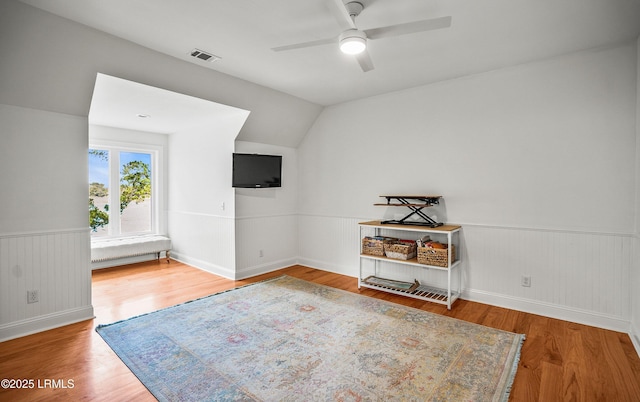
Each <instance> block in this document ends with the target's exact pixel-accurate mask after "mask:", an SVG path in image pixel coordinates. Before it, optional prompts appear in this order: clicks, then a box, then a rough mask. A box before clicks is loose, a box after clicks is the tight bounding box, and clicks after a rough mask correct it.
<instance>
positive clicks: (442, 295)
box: [358, 221, 462, 310]
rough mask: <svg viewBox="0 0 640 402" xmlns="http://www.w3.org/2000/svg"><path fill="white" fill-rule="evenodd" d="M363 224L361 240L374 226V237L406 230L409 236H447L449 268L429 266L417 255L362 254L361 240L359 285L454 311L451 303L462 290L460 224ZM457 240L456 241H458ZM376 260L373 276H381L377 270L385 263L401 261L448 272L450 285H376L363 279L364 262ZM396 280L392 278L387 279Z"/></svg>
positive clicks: (377, 222) (359, 286)
mask: <svg viewBox="0 0 640 402" xmlns="http://www.w3.org/2000/svg"><path fill="white" fill-rule="evenodd" d="M359 226H360V240H362V239H363V238H364V237H365V236H371V234H367V235H365V234H363V232H364V231H365V230H366V231H369V232H371V229H373V231H374V234H373V236H383V235H385V234H384V233H383V231H389V230H393V231H405V232H411V233H410V234H409V235H408V236H406V237H416V235H417V237H422V236H424V235H425V234H433V235H440V237H444V236H446V239H447V244H448V264H447V266H446V267H440V266H435V265H426V264H421V263H419V262H418V259H417V258H412V259H409V260H400V259H393V258H388V257H383V256H375V255H369V254H363V253H362V241H361V242H360V247H361V248H360V264H359V265H360V272H359V275H358V288H362V287H365V288H371V289H376V290H382V291H385V292H389V293H395V294H399V295H403V296H408V297H413V298H416V299H422V300H426V301H430V302H434V303H439V304H444V305H446V306H447V309H449V310H451V305H452V304H453V302H454V301H456V300H457V299H458V297H460V292H461V276H462V275H461V269H460V257H459V256H460V254H461V252H460V251H461V250H460V247H459V245H460V241H459V232H460V229H461V227H460V226H458V225H442V226H438V227H435V228H431V227H426V226H419V225H409V224H386V223H382V222H381V221H370V222H361V223H359ZM456 243H457V244H456ZM452 244H455V245H456V247H457V248H458V250H457V252H456V254H457V256H456V259H455V260H453V261H452V252H451V250H452V247H451V245H452ZM367 260H369V261H373V263H374V271H375V273H374V275H375V276H378V272H379V271H380V268H381V267H382V265H383V264H386V265H389V266H391V264H399V265H410V266H413V267H420V268H423V269H428V270H436V271H440V272H442V274H446V275H447V286H446V289H443V288H440V287H434V286H428V285H426V284H420V286H418V288H416V289H414V290H411V291H404V290H397V289H394V288H389V287H385V286H381V285H374V284H370V283H366V282H364V279H365V278H364V277H363V269H362V268H363V267H362V265H363V261H367ZM454 271H455V273H457V286H456V289H452V286H451V283H452V275H454ZM386 279H393V278H386Z"/></svg>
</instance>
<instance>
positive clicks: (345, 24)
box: [326, 0, 356, 31]
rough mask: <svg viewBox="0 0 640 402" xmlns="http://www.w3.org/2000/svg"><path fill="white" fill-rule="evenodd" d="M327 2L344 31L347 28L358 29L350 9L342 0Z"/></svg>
mask: <svg viewBox="0 0 640 402" xmlns="http://www.w3.org/2000/svg"><path fill="white" fill-rule="evenodd" d="M326 3H327V7H329V10H331V13H333V16H334V17H335V19H336V21H337V22H338V25H340V28H342V30H343V31H346V30H347V29H356V24H355V22H353V19H352V18H351V16H350V15H349V11H348V10H347V8H346V7H345V6H344V3H343V2H342V0H326Z"/></svg>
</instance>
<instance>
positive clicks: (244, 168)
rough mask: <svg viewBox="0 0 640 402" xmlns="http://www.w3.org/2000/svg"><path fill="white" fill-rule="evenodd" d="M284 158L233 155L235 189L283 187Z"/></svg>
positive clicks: (233, 183) (277, 156)
mask: <svg viewBox="0 0 640 402" xmlns="http://www.w3.org/2000/svg"><path fill="white" fill-rule="evenodd" d="M281 175H282V156H280V155H259V154H238V153H234V154H233V179H232V186H233V187H241V188H263V187H282V181H281Z"/></svg>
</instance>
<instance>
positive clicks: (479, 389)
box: [96, 276, 524, 401]
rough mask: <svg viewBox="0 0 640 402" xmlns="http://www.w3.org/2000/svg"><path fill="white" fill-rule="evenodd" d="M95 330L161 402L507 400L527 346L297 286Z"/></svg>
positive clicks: (280, 282) (213, 299)
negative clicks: (522, 351)
mask: <svg viewBox="0 0 640 402" xmlns="http://www.w3.org/2000/svg"><path fill="white" fill-rule="evenodd" d="M96 330H97V331H98V333H99V334H100V335H101V336H102V338H103V339H104V340H105V341H106V342H107V343H108V344H109V346H111V348H112V349H113V350H114V351H115V352H116V353H117V355H118V356H119V357H120V358H121V359H122V361H123V362H124V363H125V364H126V365H127V366H128V367H129V368H130V369H131V371H132V372H133V373H134V374H135V375H136V376H137V377H138V378H139V379H140V381H141V382H142V383H143V384H144V385H145V386H146V387H147V388H148V389H149V391H150V392H151V393H152V394H153V395H154V396H155V397H156V398H157V399H159V400H161V401H165V400H166V401H177V400H180V401H189V400H193V401H205V400H211V401H227V400H228V401H238V400H240V401H244V400H258V401H282V400H286V401H297V400H305V401H310V400H314V401H317V400H321V401H328V400H340V401H346V400H377V401H389V400H404V401H425V400H426V401H501V400H507V399H508V394H509V390H510V387H511V383H512V382H513V378H514V375H515V372H516V369H517V365H518V359H519V356H520V348H521V346H522V342H523V341H524V335H518V334H513V333H510V332H505V331H500V330H496V329H493V328H488V327H484V326H481V325H476V324H472V323H468V322H465V321H460V320H456V319H452V318H449V317H444V316H440V315H437V314H432V313H428V312H425V311H421V310H417V309H414V308H410V307H405V306H402V305H398V304H394V303H390V302H386V301H382V300H378V299H374V298H370V297H365V296H360V295H357V294H354V293H349V292H346V291H342V290H338V289H333V288H330V287H326V286H321V285H316V284H313V283H309V282H306V281H303V280H300V279H296V278H291V277H287V276H282V277H279V278H275V279H272V280H268V281H265V282H259V283H256V284H252V285H247V286H245V287H241V288H237V289H233V290H230V291H227V292H223V293H219V294H215V295H212V296H208V297H205V298H202V299H198V300H194V301H191V302H188V303H185V304H181V305H178V306H174V307H170V308H167V309H163V310H159V311H156V312H153V313H150V314H146V315H143V316H139V317H135V318H131V319H128V320H125V321H120V322H116V323H113V324H109V325H104V326H99V327H98V328H97V329H96Z"/></svg>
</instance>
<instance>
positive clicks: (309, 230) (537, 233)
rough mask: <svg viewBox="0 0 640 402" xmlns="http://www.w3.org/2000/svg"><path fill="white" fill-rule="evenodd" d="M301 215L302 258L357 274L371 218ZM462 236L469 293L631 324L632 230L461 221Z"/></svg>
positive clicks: (390, 270) (401, 274) (435, 275)
mask: <svg viewBox="0 0 640 402" xmlns="http://www.w3.org/2000/svg"><path fill="white" fill-rule="evenodd" d="M299 220H300V223H299V227H300V229H299V234H300V240H299V244H300V246H299V256H300V262H301V263H302V264H305V265H309V266H312V267H316V268H320V269H325V270H328V271H333V272H338V273H341V274H345V275H350V276H354V277H357V276H358V266H359V265H358V264H359V262H358V260H359V258H358V255H359V252H360V238H359V230H358V222H359V221H365V220H368V219H356V218H342V217H326V216H310V215H301V216H300V217H299ZM459 243H460V244H459V252H460V254H461V256H462V259H463V263H462V264H461V271H462V275H461V281H462V290H463V298H465V299H469V300H474V301H479V302H483V303H488V304H493V305H499V306H503V307H507V308H512V309H516V310H521V311H527V312H532V313H537V314H544V315H547V316H550V317H556V318H560V319H565V320H569V321H574V322H580V323H584V324H588V325H595V326H599V327H603V328H609V329H614V330H618V331H623V332H628V331H629V324H630V285H629V281H630V274H631V266H632V261H633V236H632V235H625V234H608V233H587V232H571V231H559V230H538V229H527V228H502V227H492V226H481V225H464V224H462V232H461V236H460V240H459ZM386 274H388V275H392V274H397V275H398V279H405V280H413V279H418V280H420V281H429V282H433V283H435V284H438V285H441V284H443V281H444V280H446V275H441V274H440V273H439V272H436V271H433V270H431V271H430V270H422V269H419V268H411V267H405V266H399V265H393V264H389V265H388V266H386V267H385V268H384V269H383V270H382V273H381V276H382V275H386ZM523 275H526V276H530V277H531V286H530V287H523V286H521V278H522V276H523ZM454 278H456V276H455V275H454ZM444 283H446V282H444Z"/></svg>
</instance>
